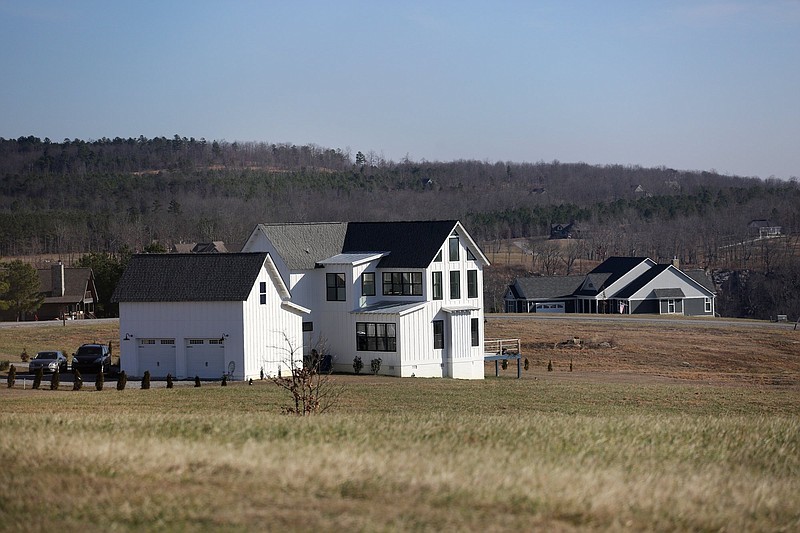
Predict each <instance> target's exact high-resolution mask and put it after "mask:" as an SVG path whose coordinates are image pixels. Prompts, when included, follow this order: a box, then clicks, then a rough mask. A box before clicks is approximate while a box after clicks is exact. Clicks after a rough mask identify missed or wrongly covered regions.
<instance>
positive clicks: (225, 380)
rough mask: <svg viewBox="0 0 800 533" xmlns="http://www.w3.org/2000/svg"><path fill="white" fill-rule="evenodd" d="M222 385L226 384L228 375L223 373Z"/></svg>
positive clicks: (225, 385)
mask: <svg viewBox="0 0 800 533" xmlns="http://www.w3.org/2000/svg"><path fill="white" fill-rule="evenodd" d="M222 386H223V387H227V386H228V376H226V375H225V374H223V375H222Z"/></svg>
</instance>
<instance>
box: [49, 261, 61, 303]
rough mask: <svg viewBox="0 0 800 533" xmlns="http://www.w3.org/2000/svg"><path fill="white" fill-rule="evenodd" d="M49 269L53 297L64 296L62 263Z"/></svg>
mask: <svg viewBox="0 0 800 533" xmlns="http://www.w3.org/2000/svg"><path fill="white" fill-rule="evenodd" d="M50 269H51V270H50V273H51V276H52V280H53V296H64V263H62V262H61V261H59V262H58V263H56V264H54V265H53V266H51V267H50Z"/></svg>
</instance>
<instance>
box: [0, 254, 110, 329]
mask: <svg viewBox="0 0 800 533" xmlns="http://www.w3.org/2000/svg"><path fill="white" fill-rule="evenodd" d="M36 273H37V274H38V275H39V287H40V289H39V292H40V294H41V295H42V296H43V297H44V302H43V303H42V305H41V306H40V307H39V309H37V310H36V311H35V312H33V313H28V314H27V315H26V316H25V317H23V320H52V319H83V318H95V315H94V313H95V305H96V303H97V302H98V295H97V287H96V286H95V282H94V273H93V272H92V269H91V268H84V267H78V268H76V267H66V266H64V264H63V263H62V262H61V261H58V262H57V263H54V264H52V265H51V266H50V267H49V268H37V269H36ZM16 318H17V317H14V316H11V313H10V312H9V311H6V312H0V319H4V320H15V319H16Z"/></svg>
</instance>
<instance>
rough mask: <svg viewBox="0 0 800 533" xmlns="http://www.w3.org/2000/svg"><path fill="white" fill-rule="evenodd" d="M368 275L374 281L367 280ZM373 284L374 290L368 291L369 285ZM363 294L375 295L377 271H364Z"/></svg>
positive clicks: (362, 277) (362, 276) (362, 275)
mask: <svg viewBox="0 0 800 533" xmlns="http://www.w3.org/2000/svg"><path fill="white" fill-rule="evenodd" d="M367 277H370V278H372V282H367ZM370 285H371V286H372V292H368V291H367V287H369V286H370ZM361 296H375V272H364V273H362V274H361Z"/></svg>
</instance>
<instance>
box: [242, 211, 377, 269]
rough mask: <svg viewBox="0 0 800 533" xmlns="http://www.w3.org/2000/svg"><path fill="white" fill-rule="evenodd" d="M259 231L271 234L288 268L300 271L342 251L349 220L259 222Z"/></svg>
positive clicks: (273, 243) (267, 234) (257, 228)
mask: <svg viewBox="0 0 800 533" xmlns="http://www.w3.org/2000/svg"><path fill="white" fill-rule="evenodd" d="M259 230H260V231H262V232H263V233H264V235H266V236H267V238H268V239H269V241H270V242H271V243H272V245H273V246H274V247H275V250H276V251H277V253H278V255H279V256H280V257H281V259H283V261H284V262H285V263H286V266H287V267H288V268H290V269H292V270H300V269H310V268H314V267H315V265H316V264H317V262H319V261H321V260H323V259H327V258H328V257H331V256H334V255H337V254H339V253H341V252H342V244H343V243H344V237H345V232H346V231H347V223H346V222H309V223H296V224H259V225H258V226H257V227H256V231H259ZM248 242H249V241H248ZM245 248H247V244H245ZM359 251H364V252H366V251H373V250H359Z"/></svg>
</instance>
